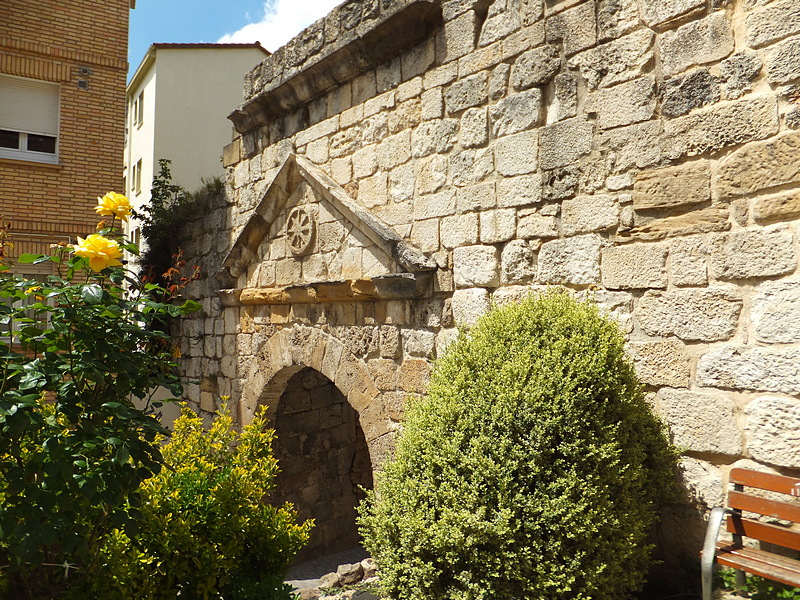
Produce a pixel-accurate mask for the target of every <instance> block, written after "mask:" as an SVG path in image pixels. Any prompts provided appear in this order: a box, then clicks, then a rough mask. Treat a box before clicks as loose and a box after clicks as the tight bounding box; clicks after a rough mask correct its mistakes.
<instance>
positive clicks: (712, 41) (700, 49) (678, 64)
mask: <svg viewBox="0 0 800 600" xmlns="http://www.w3.org/2000/svg"><path fill="white" fill-rule="evenodd" d="M659 48H660V51H661V61H662V66H663V70H664V75H674V74H676V73H680V72H681V71H685V70H686V69H687V68H689V67H691V66H694V65H704V64H706V63H710V62H715V61H718V60H721V59H723V58H725V57H726V56H728V55H729V54H731V53H732V52H733V48H734V40H733V27H731V24H730V21H729V20H728V17H727V15H726V13H725V11H724V10H720V11H717V12H714V13H711V14H710V15H709V16H707V17H704V18H702V19H699V20H697V21H692V22H691V23H688V24H686V25H683V26H682V27H678V29H675V30H673V31H667V32H665V33H664V34H662V35H661V39H660V42H659Z"/></svg>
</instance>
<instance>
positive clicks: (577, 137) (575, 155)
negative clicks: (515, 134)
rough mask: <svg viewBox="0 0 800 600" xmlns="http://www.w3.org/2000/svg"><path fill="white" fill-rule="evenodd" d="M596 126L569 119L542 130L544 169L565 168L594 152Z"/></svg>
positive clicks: (589, 122) (588, 122)
mask: <svg viewBox="0 0 800 600" xmlns="http://www.w3.org/2000/svg"><path fill="white" fill-rule="evenodd" d="M593 132H594V126H593V125H592V123H591V121H586V120H584V119H581V118H575V119H567V120H566V121H561V122H559V123H553V124H552V125H547V126H546V127H542V128H541V129H540V140H539V141H540V147H541V163H542V169H545V170H550V169H556V168H558V167H565V166H567V165H570V164H572V163H574V162H575V161H577V160H578V159H579V158H580V157H581V156H584V155H586V154H588V153H589V152H591V150H592V134H593Z"/></svg>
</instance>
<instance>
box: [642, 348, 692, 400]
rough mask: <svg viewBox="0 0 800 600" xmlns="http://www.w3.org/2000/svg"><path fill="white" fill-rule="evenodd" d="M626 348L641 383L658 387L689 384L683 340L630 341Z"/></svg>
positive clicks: (687, 358)
mask: <svg viewBox="0 0 800 600" xmlns="http://www.w3.org/2000/svg"><path fill="white" fill-rule="evenodd" d="M627 349H628V352H629V354H630V355H631V358H633V364H634V366H635V367H636V374H637V375H638V376H639V379H640V380H641V381H642V383H645V384H647V385H652V386H658V387H660V386H667V387H674V388H681V387H688V386H689V377H690V371H689V355H688V354H687V352H686V346H685V345H684V344H683V342H680V341H678V340H663V341H662V340H660V341H656V342H630V343H628V345H627Z"/></svg>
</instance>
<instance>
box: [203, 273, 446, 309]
mask: <svg viewBox="0 0 800 600" xmlns="http://www.w3.org/2000/svg"><path fill="white" fill-rule="evenodd" d="M433 279H434V278H433V273H432V272H431V271H427V272H420V273H395V274H392V275H381V276H379V277H373V278H370V279H355V280H349V281H320V282H317V283H309V284H304V285H294V286H289V287H283V288H244V289H241V290H233V289H230V290H220V292H219V296H220V301H221V302H222V304H223V305H224V306H240V305H244V306H257V305H264V304H319V303H325V302H369V301H374V300H411V299H414V298H425V297H428V296H430V295H431V294H432V293H433Z"/></svg>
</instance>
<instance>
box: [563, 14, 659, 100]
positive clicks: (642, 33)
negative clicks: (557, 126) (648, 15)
mask: <svg viewBox="0 0 800 600" xmlns="http://www.w3.org/2000/svg"><path fill="white" fill-rule="evenodd" d="M653 40H654V35H653V33H652V32H651V31H648V30H646V29H642V30H639V31H636V32H634V33H631V34H630V35H626V36H625V37H622V38H619V39H616V40H613V41H611V42H609V43H607V44H602V45H600V46H596V47H594V48H590V49H589V50H586V51H585V52H581V53H580V54H576V55H575V56H573V57H572V58H571V59H570V60H569V66H570V67H572V68H578V69H580V72H581V75H583V76H584V77H585V78H586V82H587V83H588V84H589V89H591V90H595V89H597V88H598V87H611V86H613V85H616V84H618V83H624V82H625V81H630V80H631V79H634V78H636V77H640V76H641V75H642V74H643V73H644V72H645V67H646V66H647V63H649V62H650V61H651V60H652V58H653Z"/></svg>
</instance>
